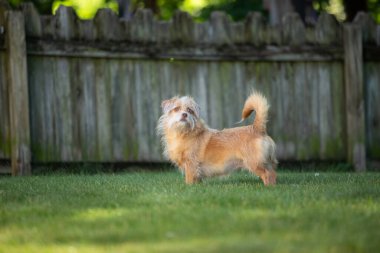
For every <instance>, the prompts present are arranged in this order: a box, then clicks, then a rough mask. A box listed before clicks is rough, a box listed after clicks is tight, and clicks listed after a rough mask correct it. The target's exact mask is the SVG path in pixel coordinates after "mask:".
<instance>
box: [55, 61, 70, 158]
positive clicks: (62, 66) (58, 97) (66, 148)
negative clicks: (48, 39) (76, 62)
mask: <svg viewBox="0 0 380 253" xmlns="http://www.w3.org/2000/svg"><path fill="white" fill-rule="evenodd" d="M70 64H71V62H70V61H69V60H68V59H65V58H57V59H55V64H54V65H55V69H54V70H55V72H54V78H55V81H54V91H55V92H54V93H55V101H56V102H55V103H56V105H57V114H56V116H55V124H56V131H57V133H56V135H57V138H58V142H59V143H58V150H57V159H59V160H60V161H64V162H71V161H73V149H74V139H73V138H74V136H73V115H72V112H73V109H72V104H71V102H72V99H71V98H72V96H73V94H72V91H71V85H70V81H71V77H70V75H71V73H70V72H71V69H70Z"/></svg>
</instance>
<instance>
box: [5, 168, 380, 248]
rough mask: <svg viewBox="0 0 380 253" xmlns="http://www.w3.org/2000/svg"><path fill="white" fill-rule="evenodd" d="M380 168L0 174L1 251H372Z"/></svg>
mask: <svg viewBox="0 0 380 253" xmlns="http://www.w3.org/2000/svg"><path fill="white" fill-rule="evenodd" d="M379 199H380V174H379V173H363V174H355V173H328V172H302V173H291V172H280V173H279V176H278V185H277V186H275V187H264V186H263V184H262V182H261V181H260V180H259V179H258V178H257V177H255V176H252V175H250V174H249V173H245V172H240V173H236V174H233V175H231V176H230V177H227V178H223V179H210V180H206V181H204V182H203V183H201V184H197V185H193V186H187V185H185V184H184V180H183V178H182V176H181V174H180V173H178V172H134V173H122V174H95V175H62V174H59V175H55V174H51V175H48V176H32V177H24V178H12V177H2V178H0V252H199V250H200V249H202V252H375V251H376V249H378V248H379V247H380V243H379V241H378V238H379V237H380V231H379V229H378V228H379V227H380V202H379Z"/></svg>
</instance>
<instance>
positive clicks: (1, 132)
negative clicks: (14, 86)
mask: <svg viewBox="0 0 380 253" xmlns="http://www.w3.org/2000/svg"><path fill="white" fill-rule="evenodd" d="M5 66H6V58H5V54H4V53H3V52H0V119H1V124H0V159H10V158H11V139H10V137H11V134H10V131H11V130H10V122H9V101H8V86H7V79H6V73H7V72H6V68H5ZM9 172H10V171H9Z"/></svg>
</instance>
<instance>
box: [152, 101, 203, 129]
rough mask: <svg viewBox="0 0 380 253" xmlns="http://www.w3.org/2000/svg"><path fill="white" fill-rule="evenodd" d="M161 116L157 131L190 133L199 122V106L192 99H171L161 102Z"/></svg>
mask: <svg viewBox="0 0 380 253" xmlns="http://www.w3.org/2000/svg"><path fill="white" fill-rule="evenodd" d="M161 107H162V112H163V115H162V116H161V118H160V121H159V125H158V129H159V130H165V129H166V130H173V131H181V132H186V131H192V130H194V129H195V128H196V126H197V122H198V120H199V116H200V115H199V113H200V111H199V105H198V104H197V103H196V102H195V101H194V99H193V98H191V97H188V96H184V97H178V96H176V97H173V98H171V99H168V100H164V101H162V104H161Z"/></svg>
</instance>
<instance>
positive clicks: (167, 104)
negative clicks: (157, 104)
mask: <svg viewBox="0 0 380 253" xmlns="http://www.w3.org/2000/svg"><path fill="white" fill-rule="evenodd" d="M177 100H178V97H177V96H176V97H173V98H171V99H167V100H164V101H162V103H161V108H162V112H163V113H167V112H169V111H170V110H171V109H172V108H173V106H174V103H175V101H177Z"/></svg>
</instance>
